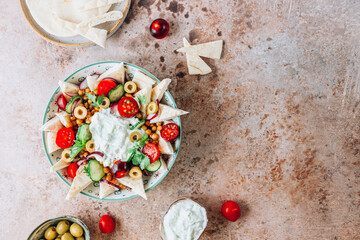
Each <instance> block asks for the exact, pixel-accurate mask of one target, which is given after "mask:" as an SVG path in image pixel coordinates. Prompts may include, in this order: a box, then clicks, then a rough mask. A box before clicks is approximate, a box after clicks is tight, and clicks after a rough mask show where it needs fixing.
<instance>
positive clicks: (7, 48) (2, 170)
mask: <svg viewBox="0 0 360 240" xmlns="http://www.w3.org/2000/svg"><path fill="white" fill-rule="evenodd" d="M2 3H3V4H1V8H0V22H1V24H0V43H1V44H0V94H1V95H0V96H1V98H0V116H1V118H0V126H1V131H0V146H1V148H0V163H1V164H0V199H1V200H0V201H1V204H0V212H1V215H2V217H1V219H0V238H1V239H26V238H27V237H28V235H29V234H30V232H31V231H32V230H33V229H34V228H35V227H36V226H37V225H38V224H40V223H41V222H42V221H44V220H46V219H48V218H52V217H56V216H60V215H65V214H70V215H74V216H77V217H79V218H81V219H82V220H83V221H84V222H85V223H86V224H87V225H88V226H89V228H90V230H91V235H92V239H95V240H98V239H100V240H101V239H102V240H105V239H139V240H149V239H159V232H158V225H159V222H160V219H161V217H162V215H163V214H164V212H165V211H166V209H167V207H168V205H169V204H170V203H171V202H172V201H174V200H175V199H177V198H179V197H182V196H186V197H191V198H193V199H194V200H197V201H199V202H200V203H202V204H203V205H204V206H205V207H206V209H207V210H208V217H209V224H208V228H207V229H206V232H205V234H204V235H203V237H202V240H206V239H229V240H232V239H235V240H237V239H274V240H282V239H337V240H340V239H360V123H359V120H360V112H359V110H360V106H359V102H360V99H359V97H360V85H359V81H360V73H359V68H360V59H359V58H360V55H359V54H360V51H359V40H360V31H359V30H360V15H359V14H360V2H359V1H356V0H354V1H351V0H348V1H346V0H337V1H335V0H334V1H330V0H320V1H319V0H302V1H297V0H284V1H276V0H271V1H270V0H269V1H267V0H247V1H241V0H222V1H220V0H219V1H216V0H208V1H205V0H203V1H185V0H182V1H180V0H135V1H133V4H132V7H131V9H130V13H129V16H128V18H127V20H126V22H125V23H124V25H123V26H122V27H121V28H120V29H119V31H118V32H116V34H115V35H114V36H112V37H111V38H110V39H109V41H108V43H107V48H106V49H102V48H100V47H97V46H91V47H84V48H64V47H59V46H56V45H54V44H51V43H48V42H46V41H44V40H43V39H41V38H40V37H39V36H38V35H37V34H36V33H35V32H34V31H33V30H32V29H31V27H30V26H29V25H28V23H27V22H26V20H25V18H24V17H23V15H22V12H21V9H20V4H19V2H18V1H7V2H6V3H5V2H4V1H3V2H2ZM158 17H163V18H165V19H167V20H168V21H169V22H170V24H171V30H170V35H169V36H168V37H167V38H165V39H163V40H155V39H154V38H152V37H151V36H150V34H149V32H148V27H149V24H150V22H151V21H152V20H153V19H155V18H158ZM183 37H186V38H188V39H189V40H190V41H191V42H192V43H193V44H196V43H202V42H206V41H210V40H217V39H223V40H224V41H225V46H224V51H223V56H222V59H221V60H206V62H207V63H209V65H210V66H211V68H212V69H213V72H212V73H211V74H209V75H207V76H189V75H188V73H187V69H186V62H185V61H186V60H185V57H184V56H183V55H182V54H176V53H174V50H175V49H177V48H179V47H180V46H181V45H182V38H183ZM104 60H121V61H126V62H129V63H133V64H136V65H139V66H141V67H143V68H145V69H147V70H149V71H150V72H152V73H154V74H155V75H156V76H158V77H159V78H160V79H162V78H166V77H170V78H172V79H173V83H172V84H171V87H170V91H171V93H172V94H173V96H174V97H175V99H176V101H177V104H178V106H179V107H180V108H183V109H185V110H187V111H189V112H191V114H189V115H187V116H185V117H183V118H182V122H183V133H184V134H183V140H182V146H181V150H180V154H179V156H178V159H177V161H176V163H175V165H174V166H173V168H172V170H171V172H170V173H169V175H168V176H167V177H166V178H165V179H164V181H163V182H162V183H161V184H160V185H158V186H157V187H156V188H155V189H153V190H152V191H150V192H149V193H148V197H149V200H148V201H145V200H143V199H141V198H136V199H133V200H130V201H124V202H116V203H107V202H100V201H95V200H92V199H89V198H87V197H85V196H82V195H81V196H78V197H77V198H76V199H74V200H72V201H65V196H66V192H67V190H68V187H67V186H66V185H65V184H64V183H63V182H62V181H61V180H60V179H59V178H58V177H57V175H56V174H51V173H49V163H48V161H47V159H46V156H45V153H44V150H43V146H42V141H41V134H40V132H39V131H38V129H39V127H40V126H41V121H42V118H43V112H44V110H45V107H46V104H47V102H48V99H49V98H50V96H51V94H52V92H53V90H54V89H55V88H56V87H57V82H58V81H59V80H63V79H64V78H66V77H67V76H68V75H69V74H71V73H72V72H74V71H75V70H77V69H79V68H81V67H83V66H85V65H88V64H91V63H94V62H98V61H104ZM227 199H233V200H235V201H237V202H238V203H239V204H240V206H241V208H242V211H243V213H242V217H241V218H240V219H239V221H237V222H236V223H231V222H228V221H226V220H225V219H224V218H223V217H222V216H221V213H220V207H221V205H222V203H223V202H224V201H225V200H227ZM102 214H111V215H112V216H114V217H115V219H116V224H117V227H116V231H115V232H114V233H113V234H111V235H108V236H105V235H102V234H101V233H100V231H99V229H98V227H97V224H98V220H99V218H100V215H102Z"/></svg>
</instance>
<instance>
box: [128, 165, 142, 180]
mask: <svg viewBox="0 0 360 240" xmlns="http://www.w3.org/2000/svg"><path fill="white" fill-rule="evenodd" d="M129 176H130V177H132V178H134V179H141V177H142V171H141V169H140V168H139V167H132V168H131V169H130V171H129Z"/></svg>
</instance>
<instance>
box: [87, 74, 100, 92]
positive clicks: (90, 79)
mask: <svg viewBox="0 0 360 240" xmlns="http://www.w3.org/2000/svg"><path fill="white" fill-rule="evenodd" d="M98 78H99V75H97V74H94V75H91V76H90V75H89V76H87V77H86V81H87V85H88V87H89V88H90V90H91V91H94V90H95V89H96V88H97V86H98V85H99V82H98V81H97V79H98Z"/></svg>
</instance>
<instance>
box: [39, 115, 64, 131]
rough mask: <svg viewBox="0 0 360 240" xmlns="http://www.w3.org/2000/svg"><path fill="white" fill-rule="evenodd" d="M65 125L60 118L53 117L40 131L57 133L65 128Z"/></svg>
mask: <svg viewBox="0 0 360 240" xmlns="http://www.w3.org/2000/svg"><path fill="white" fill-rule="evenodd" d="M63 127H64V126H63V124H62V123H61V121H60V118H59V117H58V116H55V117H53V118H52V119H50V120H49V121H47V122H46V123H45V124H44V125H42V127H41V128H40V131H44V132H57V131H58V130H59V129H60V128H63Z"/></svg>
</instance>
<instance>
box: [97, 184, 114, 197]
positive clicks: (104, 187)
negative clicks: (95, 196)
mask: <svg viewBox="0 0 360 240" xmlns="http://www.w3.org/2000/svg"><path fill="white" fill-rule="evenodd" d="M115 191H116V188H115V187H113V186H111V185H110V184H107V183H104V182H100V192H99V197H100V199H103V198H106V197H107V196H109V195H110V194H113V193H114V192H115Z"/></svg>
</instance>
